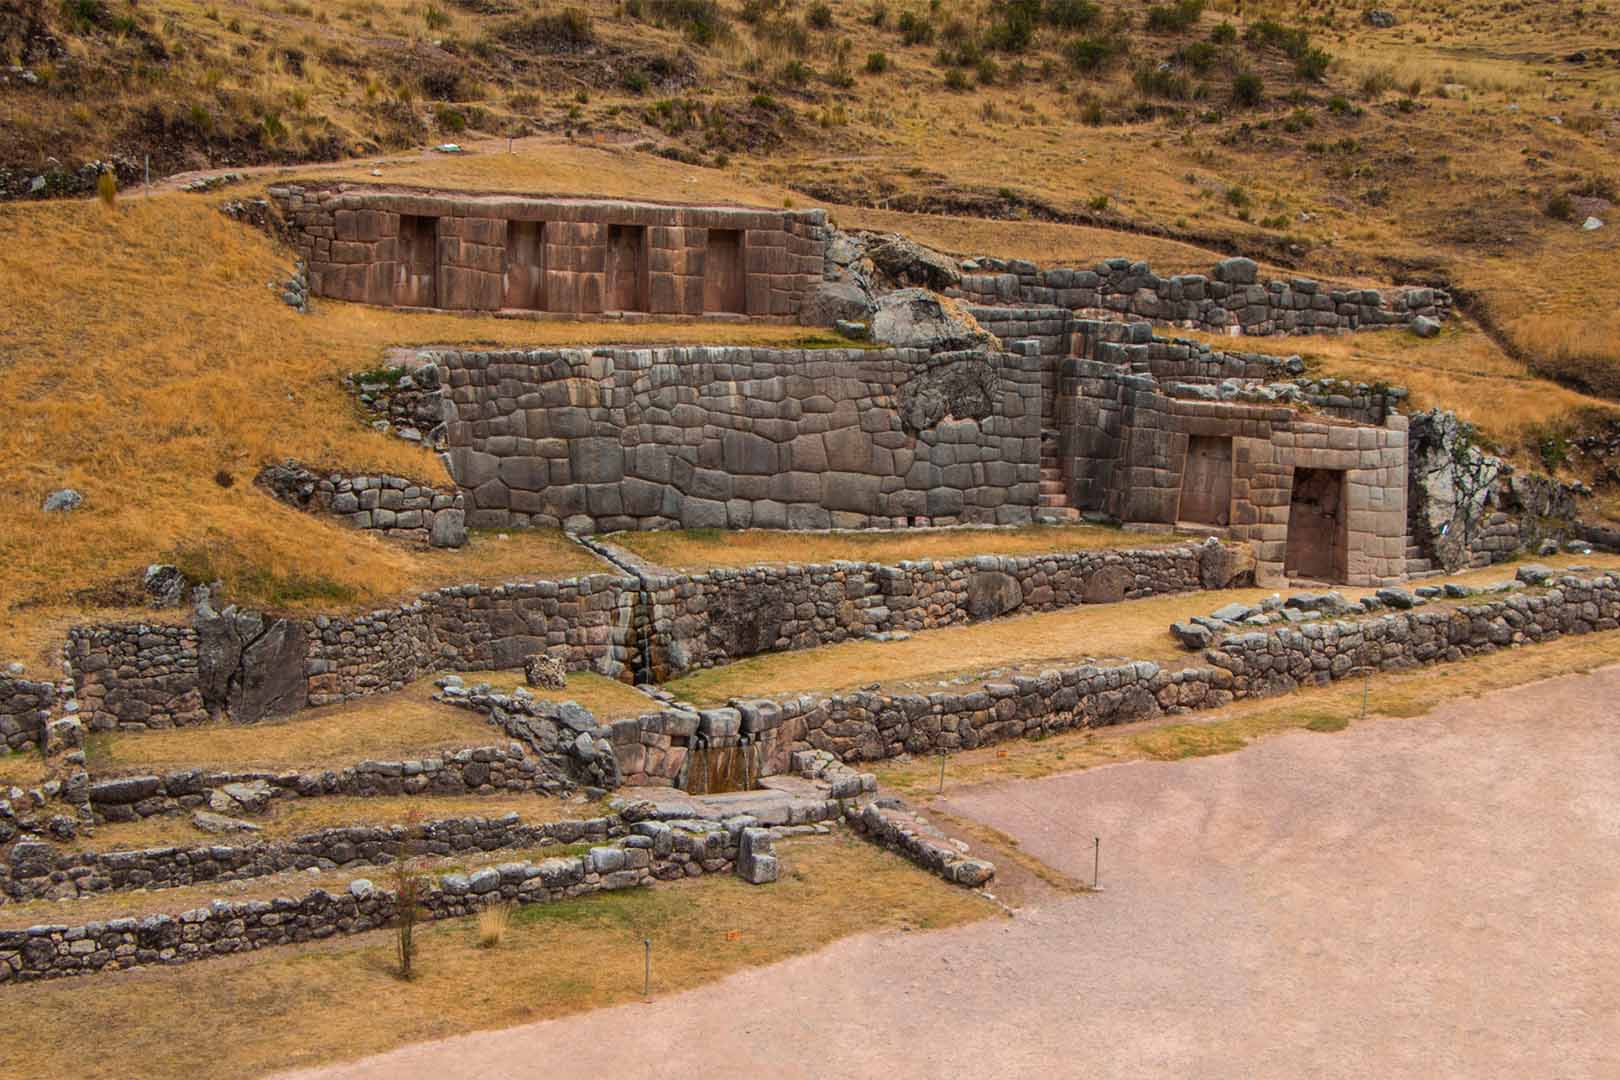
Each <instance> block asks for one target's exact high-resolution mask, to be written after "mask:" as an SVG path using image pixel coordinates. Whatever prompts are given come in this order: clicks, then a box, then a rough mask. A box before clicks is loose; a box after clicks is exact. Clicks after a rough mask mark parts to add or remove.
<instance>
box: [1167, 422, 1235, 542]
mask: <svg viewBox="0 0 1620 1080" xmlns="http://www.w3.org/2000/svg"><path fill="white" fill-rule="evenodd" d="M1176 519H1177V520H1178V521H1188V522H1196V523H1197V524H1199V525H1218V526H1221V527H1222V528H1225V527H1226V526H1227V525H1230V524H1231V523H1232V440H1231V439H1229V438H1218V437H1215V436H1210V435H1194V436H1192V437H1191V438H1190V439H1188V440H1187V467H1186V468H1185V469H1184V470H1182V473H1181V510H1180V512H1179V513H1178V514H1177V515H1176Z"/></svg>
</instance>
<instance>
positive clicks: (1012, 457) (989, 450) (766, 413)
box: [424, 347, 1041, 532]
mask: <svg viewBox="0 0 1620 1080" xmlns="http://www.w3.org/2000/svg"><path fill="white" fill-rule="evenodd" d="M424 357H425V358H426V359H428V360H430V361H432V362H433V363H434V364H435V366H437V367H439V368H441V369H442V370H443V375H442V376H441V378H442V379H444V380H445V381H447V382H448V384H449V391H448V394H449V398H450V402H451V409H450V418H449V420H448V423H447V425H446V431H447V439H446V442H447V445H448V447H449V461H450V472H451V475H452V477H454V479H455V481H456V483H457V484H458V485H459V486H460V487H461V488H462V489H463V490H464V491H466V492H467V493H468V496H469V502H468V515H467V523H468V524H469V525H471V526H487V527H507V526H523V525H540V526H546V527H552V528H555V527H558V526H562V525H566V526H567V527H569V528H570V529H572V530H575V531H593V532H603V531H613V530H622V529H656V528H672V527H680V528H770V529H780V528H791V529H825V528H833V527H836V528H866V527H874V526H877V527H886V526H905V525H918V524H921V525H926V524H935V525H951V524H957V523H960V522H967V523H972V524H1001V525H1016V524H1026V523H1028V522H1029V521H1031V520H1032V518H1033V514H1034V510H1035V507H1036V505H1037V504H1038V501H1039V500H1038V495H1039V481H1040V414H1041V403H1040V398H1041V381H1040V374H1041V371H1040V369H1041V363H1040V360H1039V358H1038V357H1025V356H1018V355H1014V354H1011V353H992V354H988V355H974V354H965V353H949V352H947V353H934V354H930V353H928V352H927V351H925V350H920V349H853V348H852V349H762V348H761V349H751V348H742V347H681V348H660V349H556V350H535V351H529V352H522V351H506V352H469V351H460V350H445V351H434V352H430V353H426V354H424Z"/></svg>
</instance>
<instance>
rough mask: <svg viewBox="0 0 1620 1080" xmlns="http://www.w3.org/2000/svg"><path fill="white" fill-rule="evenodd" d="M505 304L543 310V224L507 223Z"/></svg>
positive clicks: (544, 276) (544, 235) (544, 268)
mask: <svg viewBox="0 0 1620 1080" xmlns="http://www.w3.org/2000/svg"><path fill="white" fill-rule="evenodd" d="M505 306H506V307H509V308H521V309H523V310H525V311H545V310H547V309H546V226H545V223H544V222H541V221H508V222H507V223H506V300H505Z"/></svg>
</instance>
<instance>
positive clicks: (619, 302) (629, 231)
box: [604, 225, 647, 311]
mask: <svg viewBox="0 0 1620 1080" xmlns="http://www.w3.org/2000/svg"><path fill="white" fill-rule="evenodd" d="M606 299H607V303H606V304H605V305H604V307H605V308H606V309H607V310H608V311H646V310H647V229H646V227H645V226H642V225H609V226H608V252H607V298H606Z"/></svg>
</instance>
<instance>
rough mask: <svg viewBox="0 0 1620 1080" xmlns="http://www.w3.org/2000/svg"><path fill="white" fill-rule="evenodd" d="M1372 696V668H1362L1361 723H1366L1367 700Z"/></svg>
mask: <svg viewBox="0 0 1620 1080" xmlns="http://www.w3.org/2000/svg"><path fill="white" fill-rule="evenodd" d="M1371 694H1372V668H1370V667H1367V668H1362V680H1361V721H1362V723H1366V721H1367V698H1368V696H1370V695H1371Z"/></svg>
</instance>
